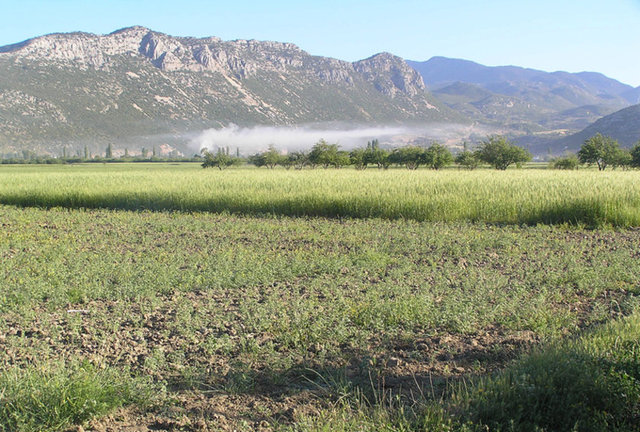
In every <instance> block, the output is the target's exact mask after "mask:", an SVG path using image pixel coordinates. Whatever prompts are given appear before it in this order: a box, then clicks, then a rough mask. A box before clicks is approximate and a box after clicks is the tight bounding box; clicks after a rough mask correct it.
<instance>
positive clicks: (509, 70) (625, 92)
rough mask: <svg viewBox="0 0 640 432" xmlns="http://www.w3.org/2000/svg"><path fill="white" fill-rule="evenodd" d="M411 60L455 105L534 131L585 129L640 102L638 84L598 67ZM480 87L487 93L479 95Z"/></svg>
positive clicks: (489, 119)
mask: <svg viewBox="0 0 640 432" xmlns="http://www.w3.org/2000/svg"><path fill="white" fill-rule="evenodd" d="M408 64H409V65H410V66H412V67H413V68H414V69H416V70H417V71H418V72H419V73H420V74H421V75H422V77H423V79H424V81H425V83H426V84H427V86H428V87H429V88H430V89H431V90H432V91H433V92H434V95H435V96H436V97H438V98H440V99H441V100H442V101H443V102H445V103H446V104H447V105H449V106H450V107H451V108H454V109H456V110H459V111H460V112H463V113H465V114H467V115H470V116H472V118H474V119H475V120H478V121H484V122H489V123H498V124H502V125H506V126H509V127H512V128H516V129H523V130H529V131H536V130H549V129H573V130H576V129H581V128H583V127H585V126H586V125H588V124H589V123H591V122H593V121H595V120H596V119H597V118H599V117H601V116H602V115H607V114H610V113H612V112H615V111H617V110H619V109H621V108H624V107H626V106H629V105H631V104H634V103H638V97H639V93H638V91H639V90H638V89H634V88H633V87H631V86H628V85H626V84H622V83H620V82H618V81H616V80H614V79H611V78H608V77H606V76H604V75H602V74H599V73H593V72H581V73H575V74H574V73H568V72H543V71H539V70H534V69H525V68H521V67H515V66H499V67H488V66H483V65H481V64H478V63H474V62H471V61H467V60H459V59H450V58H445V57H433V58H432V59H430V60H428V61H426V62H414V61H408ZM458 82H460V83H464V84H467V85H466V86H461V85H458V84H456V83H458ZM478 89H482V90H484V91H485V92H486V93H485V94H484V95H482V96H479V91H478Z"/></svg>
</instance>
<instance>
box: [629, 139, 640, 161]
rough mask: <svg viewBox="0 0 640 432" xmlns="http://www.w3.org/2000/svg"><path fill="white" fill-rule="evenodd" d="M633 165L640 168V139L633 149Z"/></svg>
mask: <svg viewBox="0 0 640 432" xmlns="http://www.w3.org/2000/svg"><path fill="white" fill-rule="evenodd" d="M630 154H631V166H632V167H636V168H640V141H638V142H637V143H636V145H635V146H633V148H632V149H631V152H630Z"/></svg>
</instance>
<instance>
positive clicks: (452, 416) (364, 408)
mask: <svg viewBox="0 0 640 432" xmlns="http://www.w3.org/2000/svg"><path fill="white" fill-rule="evenodd" d="M331 388H332V390H333V391H341V390H342V394H341V398H340V399H339V401H338V402H337V403H336V404H335V405H334V407H333V408H331V409H327V410H324V411H322V412H321V413H320V415H315V416H312V417H308V416H302V417H301V418H300V419H299V422H298V424H297V425H296V426H295V427H292V428H285V429H286V430H295V431H308V432H311V431H313V432H319V431H342V432H349V431H397V432H409V431H434V432H436V431H438V432H442V431H448V432H480V431H492V432H508V431H511V432H515V431H539V432H542V431H567V432H569V431H571V432H583V431H584V432H599V431H618V432H633V431H636V430H638V426H640V316H639V315H638V314H637V313H636V314H634V315H632V316H630V317H627V318H625V319H622V320H616V321H614V322H611V323H609V324H607V325H604V326H602V327H600V328H597V329H595V330H594V331H589V332H587V333H586V334H584V335H583V336H581V337H580V338H577V339H575V340H573V341H569V342H568V343H567V342H566V341H564V342H562V343H558V342H556V343H552V344H550V345H548V346H546V347H543V348H538V349H536V350H535V351H534V352H533V353H530V354H527V355H525V356H523V357H522V358H521V359H519V360H518V361H516V362H515V363H513V364H512V365H510V366H508V367H507V368H506V369H505V370H503V371H500V372H498V373H497V374H495V375H493V376H490V377H485V378H475V379H472V380H471V381H470V382H466V383H464V384H460V383H457V384H454V385H452V390H451V392H450V393H449V395H448V396H446V397H445V398H443V399H442V400H440V401H439V402H438V401H434V400H430V399H429V398H425V397H424V394H420V393H418V394H417V397H416V398H413V399H410V400H407V399H406V397H405V398H403V397H401V396H399V395H396V397H393V395H391V393H389V394H388V395H387V394H386V393H385V392H384V390H382V391H381V390H379V389H377V390H376V389H374V397H371V396H369V397H368V398H367V397H366V396H364V395H363V393H361V392H359V391H357V389H353V388H349V387H348V386H347V387H345V386H344V385H342V384H340V383H336V382H332V387H331Z"/></svg>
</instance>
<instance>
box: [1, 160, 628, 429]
mask: <svg viewBox="0 0 640 432" xmlns="http://www.w3.org/2000/svg"><path fill="white" fill-rule="evenodd" d="M639 180H640V173H638V172H611V173H598V172H595V171H578V172H554V171H547V170H513V171H507V172H494V171H473V172H467V171H456V170H450V171H443V172H432V171H427V170H419V171H417V172H408V171H405V170H389V171H377V170H367V171H365V172H356V171H353V170H326V171H325V170H314V171H311V170H308V171H293V170H292V171H286V170H274V171H267V170H257V169H236V170H229V171H222V172H221V171H217V170H215V171H213V170H202V169H201V168H199V167H198V166H196V165H160V164H149V165H147V164H138V165H134V164H132V165H104V166H101V165H91V166H60V167H13V166H12V167H6V168H5V167H0V227H1V231H0V280H2V284H1V285H0V366H1V367H0V431H3V432H4V431H15V430H18V431H40V430H48V431H63V430H68V429H69V428H72V427H74V426H73V425H82V426H83V428H84V429H85V430H96V431H102V430H113V431H131V430H140V431H146V430H173V431H207V430H208V431H216V430H246V431H252V430H264V431H268V430H283V431H379V430H388V431H481V430H482V431H486V430H491V431H501V430H502V431H507V430H509V431H511V430H515V431H530V430H536V428H538V430H547V431H552V430H553V431H564V430H567V431H570V430H578V431H583V430H584V431H600V430H619V431H634V430H637V426H638V421H639V420H638V419H639V418H640V417H639V414H640V412H639V410H640V406H639V404H638V401H640V342H639V341H640V317H639V316H638V309H639V306H640V230H638V226H640V223H639V221H640V214H639V213H640V210H639V208H640V186H639V184H640V181H639Z"/></svg>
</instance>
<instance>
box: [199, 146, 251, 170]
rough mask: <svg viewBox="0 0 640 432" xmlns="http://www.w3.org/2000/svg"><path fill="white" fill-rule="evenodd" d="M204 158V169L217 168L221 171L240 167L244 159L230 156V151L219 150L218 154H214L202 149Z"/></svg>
mask: <svg viewBox="0 0 640 432" xmlns="http://www.w3.org/2000/svg"><path fill="white" fill-rule="evenodd" d="M201 153H202V156H203V158H204V162H202V168H210V167H217V168H218V169H220V170H223V169H225V168H228V167H230V166H234V165H240V164H241V163H242V159H240V158H237V157H233V156H230V155H229V149H228V148H227V149H222V148H220V149H218V150H217V152H215V153H212V152H209V151H208V150H207V149H202V151H201Z"/></svg>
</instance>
